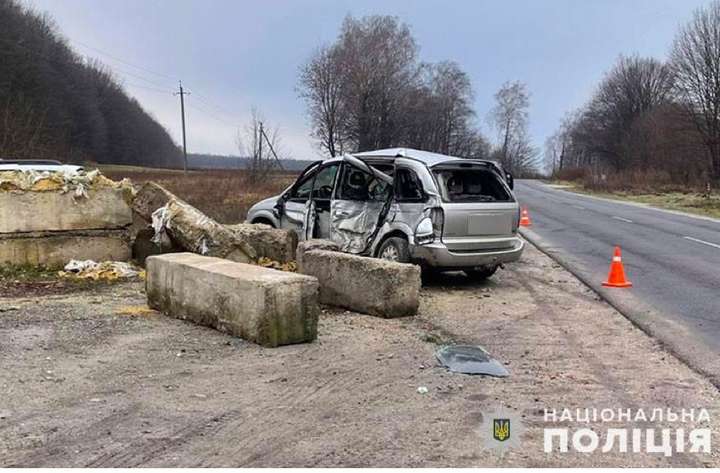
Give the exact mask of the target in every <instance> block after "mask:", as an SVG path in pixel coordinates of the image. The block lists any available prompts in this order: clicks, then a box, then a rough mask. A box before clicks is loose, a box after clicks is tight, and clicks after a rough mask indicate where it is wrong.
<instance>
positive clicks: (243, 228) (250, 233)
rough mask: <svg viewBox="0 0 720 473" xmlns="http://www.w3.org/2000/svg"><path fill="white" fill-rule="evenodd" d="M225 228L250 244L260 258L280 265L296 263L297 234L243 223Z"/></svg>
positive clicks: (266, 226)
mask: <svg viewBox="0 0 720 473" xmlns="http://www.w3.org/2000/svg"><path fill="white" fill-rule="evenodd" d="M225 226H226V227H227V228H228V229H229V230H230V231H232V232H233V233H234V234H235V235H238V236H240V237H241V238H242V239H243V240H244V241H246V242H248V244H250V246H252V247H253V248H254V249H255V252H256V253H257V255H258V257H263V256H264V257H265V258H270V259H271V260H274V261H279V262H280V263H288V262H290V261H295V249H296V248H297V244H298V239H297V233H295V232H291V231H289V230H281V229H276V228H273V227H271V226H269V225H263V224H252V223H241V224H237V225H225Z"/></svg>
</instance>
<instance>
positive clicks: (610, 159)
mask: <svg viewBox="0 0 720 473" xmlns="http://www.w3.org/2000/svg"><path fill="white" fill-rule="evenodd" d="M545 158H546V162H547V164H548V167H549V168H550V171H551V172H552V173H553V174H554V175H556V176H559V177H560V178H566V179H582V180H584V181H585V183H586V185H588V186H592V187H603V186H604V187H608V188H613V187H614V188H618V187H626V188H633V187H643V186H645V187H654V188H656V189H659V188H660V187H662V186H664V185H665V186H673V185H675V186H677V185H680V186H683V187H684V188H688V187H696V188H702V189H705V190H707V189H708V188H710V187H714V186H716V185H720V2H714V3H711V4H709V5H707V6H705V7H703V8H700V9H698V10H696V11H695V13H694V15H693V18H692V19H691V20H690V21H689V22H688V23H687V24H685V25H682V26H681V27H680V28H679V31H678V32H677V34H676V36H675V39H674V42H673V45H672V47H671V49H670V52H669V54H668V57H667V58H666V59H665V60H660V59H656V58H652V57H641V56H638V55H631V56H621V57H620V58H619V59H618V60H617V62H616V64H615V65H614V66H613V67H612V68H611V69H610V70H609V71H608V72H607V73H606V74H605V76H604V77H603V79H602V80H601V82H600V84H599V85H598V87H597V89H596V90H595V92H594V94H593V96H592V97H591V98H590V100H589V101H588V102H587V103H586V104H585V105H584V106H583V107H581V108H580V109H579V110H575V111H573V112H571V113H569V114H568V115H567V116H566V117H565V119H564V120H563V122H562V124H561V126H560V128H559V129H558V130H557V132H556V133H555V134H554V135H553V136H551V137H550V138H548V140H547V141H546V143H545ZM713 183H714V184H713Z"/></svg>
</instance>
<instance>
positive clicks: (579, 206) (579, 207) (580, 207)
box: [573, 205, 585, 210]
mask: <svg viewBox="0 0 720 473" xmlns="http://www.w3.org/2000/svg"><path fill="white" fill-rule="evenodd" d="M573 207H575V208H576V209H579V210H585V207H583V206H582V205H573Z"/></svg>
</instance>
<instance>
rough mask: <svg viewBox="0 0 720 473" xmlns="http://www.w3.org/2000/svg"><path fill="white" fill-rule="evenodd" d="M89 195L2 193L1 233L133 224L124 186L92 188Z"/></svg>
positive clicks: (0, 205) (69, 193) (112, 226)
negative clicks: (77, 196) (117, 187)
mask: <svg viewBox="0 0 720 473" xmlns="http://www.w3.org/2000/svg"><path fill="white" fill-rule="evenodd" d="M87 194H88V198H77V199H76V198H75V197H74V193H73V192H66V193H61V192H58V191H48V192H25V191H6V192H0V233H19V232H36V231H69V230H95V229H117V228H123V227H126V226H128V225H130V224H131V223H132V210H131V209H130V205H129V204H128V202H126V201H125V196H124V191H123V189H115V188H109V187H108V188H104V187H101V188H91V189H88V190H87Z"/></svg>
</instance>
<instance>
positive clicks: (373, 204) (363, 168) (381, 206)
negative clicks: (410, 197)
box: [329, 155, 393, 254]
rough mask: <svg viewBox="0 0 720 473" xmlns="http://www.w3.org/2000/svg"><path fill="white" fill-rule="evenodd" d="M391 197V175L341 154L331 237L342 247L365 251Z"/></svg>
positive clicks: (386, 209)
mask: <svg viewBox="0 0 720 473" xmlns="http://www.w3.org/2000/svg"><path fill="white" fill-rule="evenodd" d="M392 199H393V178H392V177H391V176H389V175H387V174H385V173H383V172H382V171H380V170H378V169H376V168H374V167H372V166H369V165H368V164H366V163H365V162H363V161H361V160H360V159H358V158H356V157H354V156H352V155H345V156H343V166H342V172H341V175H340V178H339V179H338V180H337V185H336V190H335V193H334V196H333V199H332V200H331V203H330V235H329V237H330V239H331V240H332V241H334V242H336V243H337V244H338V245H340V249H341V250H342V251H346V252H348V253H354V254H364V253H366V252H367V251H368V250H369V249H370V247H371V246H372V242H373V239H374V237H375V236H376V234H377V230H378V228H379V227H380V226H381V225H382V224H383V222H384V218H385V216H386V215H387V212H388V210H389V207H390V204H391V202H392Z"/></svg>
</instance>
